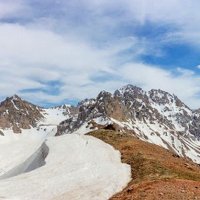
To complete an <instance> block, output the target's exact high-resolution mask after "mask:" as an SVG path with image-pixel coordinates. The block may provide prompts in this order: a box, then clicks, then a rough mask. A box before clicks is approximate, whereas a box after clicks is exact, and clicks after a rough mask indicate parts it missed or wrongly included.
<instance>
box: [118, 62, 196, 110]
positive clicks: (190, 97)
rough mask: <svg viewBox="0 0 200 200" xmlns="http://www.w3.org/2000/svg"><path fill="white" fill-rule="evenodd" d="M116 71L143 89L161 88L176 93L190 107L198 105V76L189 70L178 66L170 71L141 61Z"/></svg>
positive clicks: (127, 80)
mask: <svg viewBox="0 0 200 200" xmlns="http://www.w3.org/2000/svg"><path fill="white" fill-rule="evenodd" d="M118 73H119V74H121V77H122V78H123V79H124V80H125V81H126V82H129V83H132V84H135V85H138V86H141V87H142V88H143V89H145V90H150V89H152V88H153V89H162V90H164V91H167V92H170V93H172V94H175V95H177V96H178V97H179V98H180V99H181V100H182V101H184V103H186V104H187V105H189V106H191V107H192V108H197V107H199V94H200V76H198V75H196V74H195V72H193V71H191V70H186V69H181V68H178V69H176V71H175V70H173V71H170V70H164V69H161V68H159V67H157V66H151V65H145V64H142V63H129V64H126V65H124V66H122V67H121V68H120V69H119V71H118Z"/></svg>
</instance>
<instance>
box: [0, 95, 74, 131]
mask: <svg viewBox="0 0 200 200" xmlns="http://www.w3.org/2000/svg"><path fill="white" fill-rule="evenodd" d="M76 113H77V108H75V107H73V106H70V105H62V106H57V107H53V108H48V109H44V108H41V107H39V106H36V105H33V104H32V103H30V102H27V101H25V100H23V99H22V98H20V97H19V96H17V95H14V96H12V97H8V98H6V99H5V100H4V101H3V102H1V103H0V135H4V133H5V134H6V133H13V132H14V133H23V132H28V131H30V130H33V131H35V130H36V131H38V132H44V133H46V134H48V133H51V134H55V133H56V131H57V125H58V124H59V123H60V122H62V121H63V120H66V119H68V118H70V117H73V116H75V115H76Z"/></svg>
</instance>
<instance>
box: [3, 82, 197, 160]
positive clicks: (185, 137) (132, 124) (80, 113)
mask: <svg viewBox="0 0 200 200" xmlns="http://www.w3.org/2000/svg"><path fill="white" fill-rule="evenodd" d="M14 98H15V99H17V100H18V101H22V102H24V100H22V99H21V98H20V97H18V96H17V95H15V96H14ZM8 100H10V101H11V102H12V100H11V99H7V101H8ZM17 100H16V101H17ZM5 101H6V100H5ZM0 105H2V103H1V104H0ZM9 105H10V107H12V108H14V109H15V110H14V111H15V112H16V113H18V112H19V109H17V108H18V107H15V106H14V105H13V103H9ZM30 105H32V104H30ZM30 107H31V108H32V106H30ZM34 108H35V109H36V110H37V111H39V114H38V116H39V117H37V115H36V117H34V116H32V118H31V120H34V119H35V118H36V120H37V121H36V123H32V124H29V126H25V127H24V126H20V127H18V128H19V129H20V131H22V132H23V129H24V128H25V129H30V128H37V130H41V129H42V131H45V132H46V133H48V132H51V134H53V135H56V136H59V135H62V134H72V133H78V134H85V133H88V132H90V131H93V130H96V129H111V130H115V131H118V132H120V133H124V132H126V133H129V134H130V135H134V136H136V137H138V138H139V139H141V140H144V141H147V142H150V143H154V144H157V145H159V146H162V147H164V148H166V149H170V150H171V151H174V152H175V153H176V154H178V155H179V156H182V157H189V158H190V159H192V160H193V161H194V162H196V163H200V112H199V110H198V109H197V110H192V109H190V108H189V107H188V106H187V105H185V104H184V103H183V102H182V101H181V100H180V99H179V98H178V97H177V96H176V95H174V94H170V93H168V92H165V91H163V90H160V89H158V90H156V89H152V90H150V91H147V92H146V91H144V90H143V89H142V88H139V87H136V86H133V85H130V84H129V85H126V86H124V87H122V88H120V89H118V90H116V91H114V92H113V93H110V92H106V91H101V92H100V93H99V94H98V95H97V97H96V98H92V99H85V100H83V101H80V102H79V103H78V105H77V106H76V107H73V106H70V105H61V106H57V107H53V108H49V109H43V108H40V107H37V106H36V107H34ZM1 110H4V113H5V109H2V108H1V106H0V116H1V117H2V118H4V115H3V114H2V112H1ZM20 110H22V111H24V110H25V109H24V108H21V109H20ZM14 111H13V112H14ZM22 113H23V112H22ZM26 113H29V111H28V112H27V111H26ZM27 115H28V114H27ZM6 119H7V118H6ZM7 120H8V122H9V123H10V127H6V128H12V125H18V126H19V124H20V123H21V122H20V121H17V122H15V123H14V124H12V121H11V120H10V118H8V119H7ZM9 120H10V121H9ZM0 127H1V128H2V129H1V131H2V132H3V134H4V127H2V126H1V124H0ZM49 127H51V129H49ZM14 130H15V129H13V131H14ZM14 132H15V131H14Z"/></svg>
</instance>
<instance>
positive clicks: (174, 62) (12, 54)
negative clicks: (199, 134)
mask: <svg viewBox="0 0 200 200" xmlns="http://www.w3.org/2000/svg"><path fill="white" fill-rule="evenodd" d="M199 8H200V1H199V0H162V1H159V0H109V1H108V0H42V1H41V0H6V1H5V0H0V100H3V99H4V98H5V97H7V96H12V95H13V94H18V95H20V96H21V97H23V98H25V99H27V100H29V101H31V102H33V103H35V104H39V105H41V106H53V105H59V104H63V103H71V104H75V103H77V102H78V101H80V100H82V99H85V98H92V97H95V96H96V95H97V94H98V93H99V92H100V91H101V90H106V91H109V92H113V91H114V90H116V89H118V88H121V87H122V86H124V85H126V84H133V85H136V86H138V87H141V88H143V89H144V90H146V91H148V90H150V89H162V90H164V91H167V92H170V93H172V94H176V95H177V96H178V97H179V98H180V99H181V100H182V101H183V102H184V103H185V104H187V105H188V106H189V107H191V108H193V109H196V108H199V107H200V12H199Z"/></svg>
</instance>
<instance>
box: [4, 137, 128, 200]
mask: <svg viewBox="0 0 200 200" xmlns="http://www.w3.org/2000/svg"><path fill="white" fill-rule="evenodd" d="M32 137H33V138H34V135H32V136H31V135H26V136H24V135H23V134H21V135H19V139H18V140H13V141H8V143H7V142H5V145H4V146H7V148H6V149H4V148H3V147H4V146H2V145H0V148H1V150H2V151H1V159H0V166H4V168H3V169H1V172H4V174H6V175H7V176H3V175H2V176H0V194H1V195H0V199H1V198H2V199H21V200H33V199H37V200H52V199H73V200H89V199H96V200H106V199H108V198H110V197H111V196H113V195H114V194H115V193H117V192H120V191H121V190H122V189H123V188H124V187H126V185H127V183H128V182H129V181H130V179H131V178H130V166H128V165H127V164H123V163H121V159H120V153H119V152H118V151H116V150H115V149H114V148H113V147H112V146H110V145H108V144H106V143H104V142H103V141H101V140H98V139H97V138H94V137H91V136H80V135H64V136H60V137H48V138H46V140H44V139H45V138H41V139H39V138H38V137H37V140H38V141H37V140H34V141H33V140H32V139H33V138H32ZM21 139H22V140H21ZM0 142H3V140H2V141H0ZM41 142H44V143H45V145H46V148H48V149H49V151H48V152H46V153H47V154H48V155H45V156H46V157H45V158H43V159H45V162H44V164H43V166H42V167H40V166H39V167H38V168H36V169H34V170H31V171H30V170H29V171H28V173H27V168H28V169H33V167H35V165H37V163H35V162H36V161H37V162H38V160H35V159H34V162H30V159H27V160H25V159H26V158H28V156H27V153H30V157H29V158H33V156H34V158H35V156H40V152H38V151H37V152H35V153H37V155H35V153H34V152H32V150H33V149H34V146H36V147H38V146H39V145H41ZM12 144H13V145H12ZM42 144H43V143H42ZM28 145H29V146H30V149H31V151H29V152H26V153H24V151H25V149H26V148H27V146H28ZM36 150H38V148H35V151H36ZM41 150H42V149H41ZM16 151H17V152H16ZM8 155H13V156H12V157H11V160H13V162H11V163H10V159H9V160H8V159H7V157H8ZM14 155H15V156H14ZM22 155H25V156H22ZM40 157H41V156H40ZM20 163H21V165H20V171H19V164H20ZM16 165H17V166H16ZM27 165H28V166H27ZM10 166H12V168H11V169H9V170H8V168H7V167H10ZM23 170H24V171H23ZM10 171H11V172H12V173H9V174H8V173H7V172H10ZM19 172H20V173H19ZM23 172H24V173H23ZM0 175H1V174H0ZM8 175H9V176H8ZM10 175H13V176H10ZM16 175H17V176H16ZM8 177H9V178H8Z"/></svg>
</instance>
